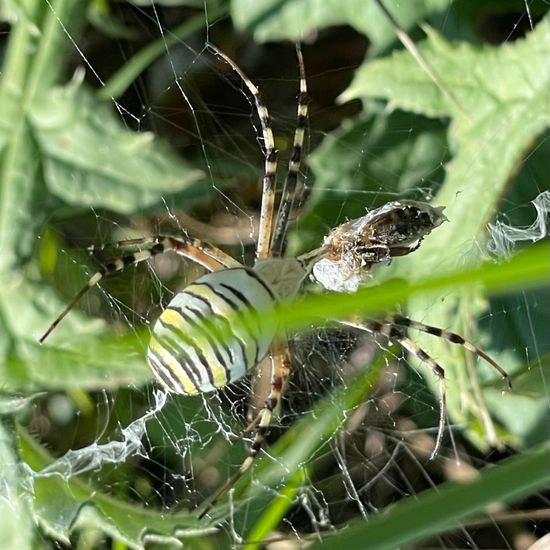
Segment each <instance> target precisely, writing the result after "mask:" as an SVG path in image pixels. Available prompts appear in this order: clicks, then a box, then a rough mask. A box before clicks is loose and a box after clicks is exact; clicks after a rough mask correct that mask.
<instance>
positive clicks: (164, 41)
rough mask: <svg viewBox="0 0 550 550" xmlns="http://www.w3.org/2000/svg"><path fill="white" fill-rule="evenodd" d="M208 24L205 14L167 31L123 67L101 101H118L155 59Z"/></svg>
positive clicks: (223, 9)
mask: <svg viewBox="0 0 550 550" xmlns="http://www.w3.org/2000/svg"><path fill="white" fill-rule="evenodd" d="M227 12H228V7H226V6H225V5H224V6H220V7H218V8H217V9H216V10H212V12H209V15H208V16H209V18H212V19H217V18H219V17H222V16H224V15H226V14H227ZM205 24H206V21H205V17H204V15H203V14H199V15H196V16H195V17H193V18H192V19H189V20H188V21H185V22H184V23H182V24H181V25H178V26H177V27H176V28H175V29H173V30H171V31H167V32H166V33H165V34H163V35H162V36H161V37H160V38H158V39H157V40H155V41H154V42H151V43H150V44H149V45H147V46H146V47H145V48H143V49H142V50H141V51H139V52H138V53H137V54H136V55H134V57H132V58H131V59H130V60H129V61H128V62H127V63H126V64H125V65H124V66H123V67H121V68H120V69H119V70H118V71H117V72H116V73H115V74H114V75H113V76H112V77H111V78H110V79H109V80H108V81H107V82H106V83H105V86H104V87H103V88H102V89H101V90H100V91H99V92H98V97H99V98H100V99H104V100H108V99H116V98H117V97H120V96H121V95H122V94H123V93H124V92H125V91H126V89H127V88H128V87H129V86H130V85H131V84H132V82H134V80H135V79H136V78H137V77H138V75H140V74H141V73H142V72H143V71H144V70H145V69H146V68H147V67H148V66H149V65H151V63H153V61H155V59H157V58H158V57H160V56H161V55H163V54H164V53H166V52H168V50H169V49H170V48H171V47H172V46H175V45H177V44H179V43H180V42H181V41H182V40H183V39H184V38H186V37H187V36H189V35H190V34H192V33H194V32H196V31H198V30H199V29H201V28H202V27H204V26H205Z"/></svg>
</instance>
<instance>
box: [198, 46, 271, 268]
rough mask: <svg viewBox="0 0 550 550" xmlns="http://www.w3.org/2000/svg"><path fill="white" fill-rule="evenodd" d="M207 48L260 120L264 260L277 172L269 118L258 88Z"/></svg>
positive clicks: (260, 252) (220, 54) (258, 255)
mask: <svg viewBox="0 0 550 550" xmlns="http://www.w3.org/2000/svg"><path fill="white" fill-rule="evenodd" d="M207 47H208V48H209V49H210V51H212V52H213V53H214V54H215V55H217V56H218V57H221V58H222V59H223V60H224V61H225V62H226V63H227V64H228V65H229V66H230V67H231V68H232V69H233V70H234V71H235V72H236V73H237V74H238V75H239V77H240V78H241V80H242V81H243V83H244V85H245V86H246V87H247V88H248V91H249V92H250V93H251V94H252V96H253V97H254V103H255V105H256V112H257V113H258V118H259V119H260V125H261V127H262V134H263V140H264V156H265V168H264V177H263V188H262V206H261V210H260V227H259V230H258V245H257V248H256V258H258V259H261V258H266V257H267V256H268V255H269V247H270V244H271V236H272V232H273V210H274V206H275V175H276V172H277V153H278V152H277V149H276V148H275V140H274V138H273V130H272V128H271V117H270V116H269V111H268V110H267V106H266V105H265V103H264V101H263V99H262V95H261V94H260V90H259V89H258V87H257V86H256V85H255V84H254V83H253V82H252V81H251V80H250V79H249V78H248V77H247V76H246V74H245V73H244V71H243V70H242V69H241V68H240V67H239V66H238V65H237V64H236V63H235V62H234V61H233V60H232V59H230V58H229V57H228V56H227V55H225V54H224V53H223V52H222V51H220V50H218V48H216V47H215V46H214V45H212V44H207Z"/></svg>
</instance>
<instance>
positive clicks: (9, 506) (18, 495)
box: [0, 417, 34, 550]
mask: <svg viewBox="0 0 550 550" xmlns="http://www.w3.org/2000/svg"><path fill="white" fill-rule="evenodd" d="M8 422H9V421H7V420H6V419H5V418H1V417H0V464H1V465H2V467H1V468H0V487H2V494H1V496H0V533H2V547H3V548H18V549H21V550H26V549H30V548H34V546H33V528H32V519H31V513H30V511H29V502H30V501H31V500H32V499H31V498H30V495H28V494H27V495H25V494H24V489H23V485H22V484H21V479H20V476H19V473H20V468H21V465H20V462H19V458H18V457H16V454H15V452H14V442H13V437H12V431H11V430H8V429H6V424H7V423H8ZM10 423H11V422H10Z"/></svg>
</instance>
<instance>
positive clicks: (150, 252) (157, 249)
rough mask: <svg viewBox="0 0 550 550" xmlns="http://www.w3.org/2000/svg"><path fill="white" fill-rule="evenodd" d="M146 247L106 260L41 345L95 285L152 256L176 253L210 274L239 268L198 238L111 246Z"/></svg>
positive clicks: (158, 238) (143, 240)
mask: <svg viewBox="0 0 550 550" xmlns="http://www.w3.org/2000/svg"><path fill="white" fill-rule="evenodd" d="M139 245H147V247H146V248H145V249H144V250H139V251H137V252H132V253H131V254H126V255H125V256H122V257H121V258H116V259H114V260H111V261H108V262H107V263H105V264H104V265H102V266H101V267H100V268H99V270H98V271H97V272H96V273H94V274H93V275H92V276H91V277H90V278H89V279H88V281H87V283H86V284H85V285H84V286H83V287H82V288H81V289H80V290H79V291H78V292H77V293H76V294H75V295H74V297H73V298H72V299H71V301H70V302H69V303H68V304H67V306H66V307H65V309H64V310H63V311H62V312H61V314H60V315H59V316H58V317H57V318H56V319H55V321H54V322H53V323H52V324H51V325H50V326H49V327H48V329H47V330H46V332H45V333H44V334H43V335H42V336H41V338H40V340H39V341H40V343H42V342H44V340H45V339H46V338H47V337H48V336H49V335H50V334H51V333H52V331H53V330H54V329H55V328H56V327H57V325H59V323H60V322H61V321H62V320H63V318H64V317H65V316H66V315H67V314H68V313H69V312H70V311H71V309H73V307H74V306H75V305H76V304H77V303H78V302H79V301H80V299H81V298H82V297H83V296H84V295H85V294H86V293H87V292H88V291H89V290H90V289H91V288H93V287H94V286H96V285H97V284H98V283H99V282H100V281H101V280H102V279H103V278H104V277H108V276H109V275H112V274H113V273H117V272H119V271H122V270H123V269H124V268H126V267H128V266H130V265H135V264H138V263H140V262H144V261H146V260H148V259H149V258H152V257H153V256H157V255H159V254H164V253H165V252H175V253H176V254H179V255H181V256H184V257H186V258H188V259H190V260H193V261H195V262H197V263H199V264H200V265H202V266H203V267H205V268H206V269H208V270H209V271H219V270H222V269H226V268H230V267H241V264H240V263H239V262H237V260H234V259H233V258H232V257H231V256H229V255H227V254H225V252H222V251H221V250H219V249H218V248H216V247H215V246H212V245H210V244H208V243H205V242H203V241H201V240H200V239H188V238H183V237H182V238H178V237H169V236H165V235H156V236H154V237H145V238H140V239H128V240H124V241H118V242H116V243H113V244H112V245H111V246H113V247H114V248H123V247H127V246H139Z"/></svg>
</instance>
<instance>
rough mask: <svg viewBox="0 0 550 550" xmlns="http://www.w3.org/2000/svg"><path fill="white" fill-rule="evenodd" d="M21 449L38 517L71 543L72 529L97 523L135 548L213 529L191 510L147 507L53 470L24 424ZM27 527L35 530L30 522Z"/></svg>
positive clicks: (47, 529)
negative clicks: (200, 523)
mask: <svg viewBox="0 0 550 550" xmlns="http://www.w3.org/2000/svg"><path fill="white" fill-rule="evenodd" d="M19 452H20V454H21V458H22V459H23V460H24V462H25V463H26V465H27V470H26V480H25V485H24V486H26V487H27V490H32V497H33V498H32V515H33V518H34V520H35V522H37V523H38V524H39V525H40V526H41V527H42V529H43V530H44V531H45V532H46V533H48V534H49V535H50V536H53V537H55V538H56V539H57V540H61V541H64V542H65V543H66V544H70V539H69V537H70V536H71V534H72V533H73V532H74V531H75V530H77V529H79V528H80V527H82V526H84V525H86V526H88V527H90V526H91V527H97V528H98V529H100V530H101V531H102V532H104V533H107V534H108V535H110V536H111V537H113V538H114V539H116V540H119V541H123V542H124V543H125V544H127V545H128V546H130V547H131V548H145V546H146V545H147V543H149V542H153V541H157V542H160V543H165V544H166V543H172V544H177V543H178V540H179V539H180V538H191V537H203V536H205V535H206V534H208V533H209V532H212V530H211V529H208V528H204V527H201V526H200V525H199V522H198V520H197V519H196V516H194V515H193V514H192V513H189V512H180V513H178V514H167V513H162V514H161V513H159V512H156V511H152V510H147V509H145V508H142V507H141V506H137V505H132V504H128V503H125V502H122V501H120V500H118V499H117V498H113V497H111V496H108V495H105V494H103V493H101V492H99V491H98V490H97V488H95V487H94V486H93V485H91V484H88V483H85V482H83V481H81V480H78V479H75V478H66V477H64V475H63V474H62V473H61V474H59V473H55V470H54V471H53V472H49V470H48V466H49V465H50V464H52V463H53V459H52V457H50V456H48V455H47V454H46V453H45V451H44V450H43V449H42V448H40V447H39V446H38V445H37V444H36V442H35V441H34V440H33V439H32V437H30V436H29V435H28V434H27V432H25V430H23V429H22V428H19ZM98 452H99V449H98ZM26 531H27V533H30V532H32V530H31V529H30V526H29V527H28V528H27V529H26ZM193 546H194V545H192V546H191V547H193Z"/></svg>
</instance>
